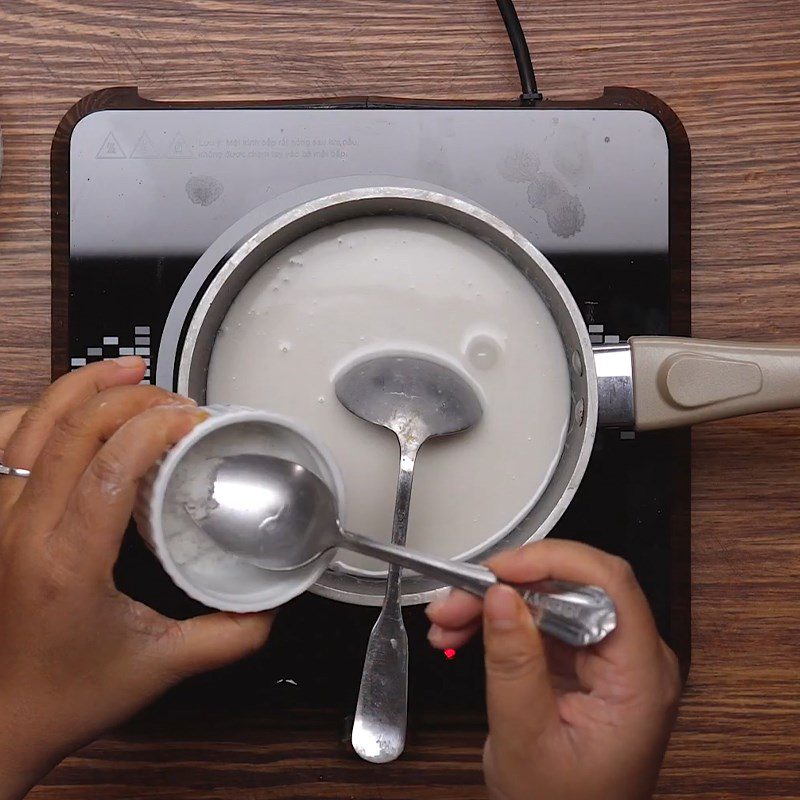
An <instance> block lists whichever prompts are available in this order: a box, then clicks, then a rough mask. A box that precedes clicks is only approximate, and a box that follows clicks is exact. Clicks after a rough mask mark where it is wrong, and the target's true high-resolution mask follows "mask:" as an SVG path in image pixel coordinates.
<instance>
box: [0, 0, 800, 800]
mask: <svg viewBox="0 0 800 800" xmlns="http://www.w3.org/2000/svg"><path fill="white" fill-rule="evenodd" d="M518 10H519V12H520V16H521V18H522V20H523V22H524V24H525V26H526V29H527V31H528V36H529V40H530V43H531V46H532V50H533V51H534V53H535V54H536V64H537V67H538V70H537V74H538V77H539V82H540V86H541V87H542V88H543V90H544V91H545V94H546V95H548V96H550V97H553V98H558V99H564V98H584V97H592V96H596V95H597V94H599V92H600V90H601V88H602V87H603V86H604V85H627V86H637V87H639V88H642V89H646V90H648V91H651V92H653V93H654V94H656V95H658V96H659V97H661V98H662V99H663V100H665V101H666V102H667V103H669V104H670V105H671V106H672V107H673V108H674V109H675V110H676V111H677V113H678V114H679V115H680V117H681V119H682V120H683V122H684V124H685V126H686V128H687V131H688V134H689V138H690V140H691V143H692V149H693V168H694V175H693V202H694V228H693V238H694V259H693V270H694V273H693V302H694V311H693V325H694V333H695V335H697V336H706V337H726V336H727V337H740V338H751V339H756V340H765V341H766V340H770V341H772V340H775V341H778V340H781V341H797V342H800V313H798V311H800V170H798V168H797V152H798V141H799V140H800V5H798V2H797V0H768V1H766V0H672V2H669V3H666V2H663V0H627V2H625V1H621V2H615V3H610V2H601V1H600V0H536V2H533V0H519V2H518ZM111 85H138V86H139V87H140V90H141V92H142V94H143V95H144V96H147V97H152V98H155V99H163V100H166V99H184V100H189V99H195V100H202V99H208V100H224V99H228V100H259V99H279V98H284V97H307V96H336V95H346V94H367V93H369V94H381V95H389V96H408V97H430V98H440V99H445V98H459V99H463V100H470V99H479V98H505V97H512V96H514V95H515V94H516V93H517V91H518V89H517V84H516V71H515V68H514V64H513V60H512V59H511V56H510V50H509V46H508V43H507V41H506V39H505V35H504V31H503V27H502V23H501V21H500V18H499V16H498V14H497V11H496V8H495V5H494V3H493V2H491V0H461V1H460V2H458V3H445V2H434V1H433V0H403V2H389V0H328V2H325V3H320V2H313V3H312V2H308V1H307V0H291V2H290V1H289V0H181V1H180V2H178V1H177V0H135V1H133V2H123V0H91V1H90V0H2V3H0V125H2V127H3V134H4V139H5V164H4V169H3V175H2V180H0V356H2V361H0V363H1V364H2V367H0V404H3V403H6V402H11V401H24V400H26V399H29V398H30V397H32V396H34V395H35V394H36V393H37V392H38V391H39V390H40V389H41V388H42V387H43V386H44V385H45V384H46V383H47V380H48V370H49V350H48V347H49V263H50V258H49V176H48V166H49V163H48V162H49V149H50V142H51V139H52V135H53V132H54V130H55V127H56V125H57V124H58V121H59V120H60V118H61V116H62V115H63V113H64V112H65V111H66V110H67V109H68V108H69V106H71V105H72V104H73V103H74V102H75V101H76V100H77V99H78V98H79V97H81V96H83V95H85V94H87V93H88V92H90V91H92V90H95V89H98V88H101V87H104V86H111ZM694 446H695V451H694V452H695V455H694V469H693V514H694V545H693V592H694V659H693V668H692V673H691V677H690V681H689V685H688V688H687V691H686V695H685V699H684V702H683V706H682V710H681V715H680V719H679V721H678V726H677V730H676V732H675V735H674V738H673V741H672V744H671V747H670V750H669V753H668V756H667V760H666V764H665V767H664V770H663V774H662V779H661V782H660V788H659V792H658V796H659V797H660V798H670V799H675V798H690V797H691V798H708V800H711V799H712V798H713V800H732V799H733V798H800V764H798V757H797V753H798V752H800V685H799V682H798V679H797V675H798V671H799V669H800V627H799V626H798V623H799V622H800V531H799V530H798V529H799V528H800V486H798V481H797V479H796V476H797V475H798V471H799V467H800V414H797V413H782V414H773V415H770V416H763V417H754V418H750V419H744V420H737V421H732V422H725V423H719V424H714V425H709V426H706V427H704V428H702V429H698V430H697V431H696V432H695V434H694ZM273 722H276V720H275V719H274V718H271V717H270V716H269V715H266V716H265V715H263V714H255V712H254V716H253V718H252V719H245V720H241V721H240V724H239V727H238V728H237V729H236V730H231V729H230V728H228V727H225V725H224V724H223V723H222V722H220V721H217V722H216V723H210V725H211V727H208V728H204V729H202V730H198V729H197V727H196V726H190V725H188V724H184V723H181V721H180V720H175V721H174V724H172V723H171V724H170V725H169V726H165V725H164V724H163V720H162V722H161V724H160V725H158V724H156V723H155V722H153V721H152V720H150V721H148V719H147V718H146V717H145V718H144V719H142V720H140V721H138V722H137V723H136V724H135V725H133V726H131V727H129V728H126V729H125V730H124V731H123V732H120V733H117V734H113V735H109V736H107V737H105V738H104V739H102V740H101V741H99V742H97V743H96V744H94V745H92V746H90V747H87V748H85V749H84V750H83V751H82V752H81V753H79V754H78V755H76V756H75V757H73V758H70V759H68V760H67V761H66V762H65V763H64V764H63V765H62V766H61V767H60V768H58V769H57V770H56V771H55V772H54V773H53V774H52V775H51V776H50V777H49V778H48V779H47V781H46V782H45V784H44V785H43V786H41V787H39V788H38V789H36V790H35V791H34V792H33V795H32V796H33V797H35V798H39V799H40V800H46V799H48V798H59V800H69V799H70V798H75V800H78V798H80V800H93V799H94V798H97V800H99V799H100V798H103V800H110V799H111V798H127V799H130V798H156V797H157V798H175V800H184V798H185V799H186V800H189V798H191V799H192V800H201V799H202V800H212V799H216V798H226V800H234V799H235V800H239V799H241V800H244V799H245V798H247V800H255V799H256V798H306V797H307V798H365V799H366V798H409V797H452V798H464V799H465V800H467V799H471V798H480V797H483V796H484V794H483V789H482V787H481V774H480V769H479V755H480V744H481V738H482V729H481V726H480V725H479V724H476V723H475V721H473V720H468V719H465V720H452V719H448V720H427V721H420V724H419V726H418V727H417V730H416V732H415V733H414V735H413V737H412V741H411V742H410V746H409V749H408V752H407V754H406V756H405V757H404V758H403V759H402V761H400V762H398V763H396V764H393V765H390V766H386V767H381V768H378V769H376V768H373V767H370V766H369V765H365V764H362V763H360V762H359V761H357V760H356V759H355V758H354V757H353V756H351V755H350V754H349V753H348V750H347V748H346V746H345V745H344V744H343V743H342V742H341V738H342V737H341V731H340V730H339V725H340V721H339V720H338V719H333V718H331V719H323V720H321V721H320V720H315V721H313V722H312V721H310V720H308V719H305V718H303V717H300V718H297V719H294V720H291V721H290V722H287V720H286V719H285V718H282V719H281V720H280V725H281V727H282V731H281V737H280V738H277V737H276V735H275V732H274V729H275V726H274V725H273V724H272V723H273ZM276 724H277V723H276Z"/></svg>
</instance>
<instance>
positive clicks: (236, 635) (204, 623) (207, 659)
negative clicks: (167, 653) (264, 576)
mask: <svg viewBox="0 0 800 800" xmlns="http://www.w3.org/2000/svg"><path fill="white" fill-rule="evenodd" d="M274 618H275V615H274V614H273V613H272V612H269V611H265V612H261V613H259V614H233V613H227V612H219V613H217V614H207V615H205V616H202V617H194V618H193V619H187V620H184V621H183V622H180V623H179V627H180V633H181V635H180V636H179V637H178V644H177V646H176V648H175V651H174V654H173V664H174V668H175V670H176V671H177V672H178V673H179V674H180V675H181V676H183V677H188V676H189V675H196V674H197V673H200V672H208V671H209V670H212V669H218V668H219V667H224V666H226V665H227V664H232V663H233V662H234V661H239V660H240V659H242V658H245V657H246V656H249V655H252V654H253V653H255V652H256V651H257V650H259V649H260V648H261V647H262V646H263V645H264V643H265V642H266V641H267V638H268V637H269V632H270V629H271V628H272V621H273V619H274Z"/></svg>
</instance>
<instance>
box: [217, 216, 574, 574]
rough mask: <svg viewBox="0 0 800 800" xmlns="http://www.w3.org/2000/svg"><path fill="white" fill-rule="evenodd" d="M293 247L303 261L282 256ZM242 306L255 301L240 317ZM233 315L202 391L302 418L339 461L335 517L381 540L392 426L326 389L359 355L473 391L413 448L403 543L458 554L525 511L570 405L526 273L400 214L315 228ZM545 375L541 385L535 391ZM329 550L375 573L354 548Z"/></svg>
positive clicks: (547, 471)
mask: <svg viewBox="0 0 800 800" xmlns="http://www.w3.org/2000/svg"><path fill="white" fill-rule="evenodd" d="M340 239H341V242H340V241H339V240H340ZM351 244H352V245H353V247H352V248H351V247H350V245H351ZM301 251H302V264H294V263H293V260H294V259H296V258H298V257H299V254H300V252H301ZM279 264H280V265H283V267H284V268H283V270H282V271H281V272H280V273H279V272H277V270H276V267H277V266H278V265H279ZM285 275H289V276H290V277H291V281H290V282H289V283H283V282H282V278H283V277H284V276H285ZM273 285H275V286H273ZM412 287H413V288H412ZM273 288H279V291H273ZM253 307H257V308H259V309H260V310H262V311H266V310H268V312H269V313H268V314H266V315H265V314H263V313H262V314H260V315H258V316H255V317H252V316H248V314H247V310H248V309H250V308H253ZM539 320H542V323H541V325H538V324H537V322H538V321H539ZM238 321H244V324H243V326H242V327H241V328H240V329H236V332H235V334H234V333H233V331H232V332H231V335H229V336H227V337H223V338H220V339H219V340H218V342H217V344H216V345H215V348H214V351H213V353H212V356H211V361H210V365H209V379H208V391H207V396H208V398H209V402H217V403H232V404H237V405H246V406H252V407H255V408H263V409H266V410H269V411H272V412H275V413H279V414H284V415H286V416H288V417H290V418H292V419H294V420H297V421H298V422H299V423H301V424H303V425H304V426H306V427H308V428H309V429H310V430H312V431H313V432H314V433H315V434H316V435H317V436H318V437H319V438H320V440H321V441H323V442H324V443H325V444H326V445H327V447H328V449H329V450H330V451H331V453H332V456H333V458H334V460H335V461H336V463H337V464H338V466H339V468H340V469H341V471H342V473H343V477H344V485H345V487H344V488H345V503H344V506H343V510H342V521H343V523H344V524H345V526H346V527H348V528H349V529H351V530H355V531H359V532H365V533H369V534H370V535H374V536H376V537H377V538H378V539H383V540H385V541H388V540H389V538H390V535H391V523H392V516H393V510H394V502H395V494H396V482H397V470H398V448H397V440H396V437H395V436H394V435H393V434H392V433H391V432H390V431H386V430H384V429H381V428H378V427H377V426H374V425H369V424H368V423H366V422H364V421H363V420H359V419H357V418H355V417H354V416H353V415H352V414H350V412H348V411H347V410H346V409H344V407H343V406H342V405H341V404H340V403H339V401H338V400H337V398H336V394H335V389H334V385H333V384H334V380H335V377H336V375H337V374H339V373H340V372H341V370H342V369H343V368H344V365H347V364H352V363H353V362H354V361H355V360H357V359H361V358H365V357H368V356H369V355H370V354H375V355H378V354H385V353H390V352H394V353H398V352H413V353H418V354H421V355H428V356H429V357H433V358H438V359H440V360H442V361H444V362H446V363H447V362H450V363H452V364H453V365H454V366H455V367H456V368H460V369H461V370H462V371H464V372H466V373H468V375H469V377H470V378H471V380H472V381H473V382H474V383H475V384H476V388H477V389H478V390H479V393H480V394H481V397H482V400H483V402H484V416H483V418H482V420H481V422H480V424H479V425H477V426H476V427H475V428H474V429H473V430H471V431H469V432H468V433H464V434H458V435H456V436H452V437H446V438H442V439H438V440H437V439H434V440H431V442H429V443H427V444H426V445H425V447H424V448H423V450H422V451H421V452H420V457H419V459H418V461H417V465H416V476H415V481H414V483H415V486H414V499H413V502H412V509H411V519H410V525H409V533H408V544H409V546H414V547H418V548H420V549H422V550H424V551H427V552H429V553H433V554H436V555H441V556H448V557H454V556H460V555H462V554H465V553H469V552H470V551H472V550H474V549H476V548H477V547H479V546H481V545H482V544H483V543H484V542H485V541H486V540H487V539H491V538H493V537H494V536H495V535H497V534H498V533H500V532H501V531H503V530H506V529H508V528H509V527H511V526H513V525H514V524H516V523H517V521H519V520H520V519H521V518H523V517H524V516H525V515H526V514H527V512H528V511H529V509H530V507H531V504H532V503H533V502H534V501H535V500H536V498H537V497H538V496H539V495H540V494H541V492H542V491H543V489H544V487H545V486H546V484H547V481H548V480H549V476H550V475H551V474H552V468H553V467H554V466H555V462H556V461H557V456H558V455H559V454H560V451H561V447H562V445H563V435H564V433H565V432H566V426H567V422H568V419H569V413H570V409H569V376H568V371H567V367H568V365H567V364H565V363H564V358H563V346H562V345H561V340H560V337H559V334H558V330H557V328H556V327H555V324H554V323H552V320H551V319H550V317H549V314H548V313H547V309H546V307H545V306H544V303H543V302H542V300H541V298H540V297H539V296H538V294H536V291H535V289H534V288H533V287H532V286H531V284H530V283H529V282H528V281H527V280H526V279H525V278H524V276H522V275H521V274H520V273H519V272H518V271H517V270H516V269H515V268H514V267H513V266H512V265H511V264H510V263H509V262H508V261H507V260H506V259H505V257H504V256H503V255H501V254H500V253H498V252H497V251H495V250H493V249H492V248H491V247H489V246H488V245H486V244H484V243H483V242H480V241H477V240H475V239H473V238H472V237H471V236H470V235H469V234H467V233H465V232H464V231H460V230H456V229H454V228H450V227H448V226H446V225H443V224H441V223H437V222H434V221H431V220H422V219H414V218H408V217H402V218H400V217H398V218H396V219H393V218H389V217H373V218H361V219H356V220H348V221H346V222H342V223H337V224H336V225H332V226H330V227H328V228H327V229H321V230H318V231H315V232H313V233H311V234H308V235H307V236H305V237H303V238H302V239H300V240H298V242H296V243H294V244H290V245H288V246H287V247H286V248H284V250H282V251H281V252H280V253H278V254H276V255H275V256H273V258H272V259H271V260H270V261H268V262H267V263H266V264H265V265H264V266H263V267H262V269H261V270H259V271H257V272H256V273H255V274H254V276H253V277H252V278H251V279H250V281H249V283H248V284H247V285H246V286H245V287H244V288H243V289H242V291H241V292H240V293H239V295H238V297H237V298H236V300H235V301H234V302H233V304H232V305H231V307H230V309H229V312H228V315H227V317H226V320H225V321H224V322H225V324H226V325H231V326H233V324H235V322H238ZM283 344H288V345H290V347H291V349H290V350H283V349H282V348H281V345H283ZM265 345H266V346H265ZM233 374H236V375H237V376H238V380H237V381H236V382H235V383H234V382H233V381H231V380H230V378H231V376H232V375H233ZM543 384H546V385H548V386H551V387H552V392H548V393H542V392H541V391H540V387H541V386H542V385H543ZM509 386H514V387H515V391H509ZM542 395H545V396H542ZM540 397H541V399H540ZM531 398H533V401H531ZM532 404H533V405H534V406H535V409H536V410H535V414H533V415H532V414H531V405H532ZM562 406H563V407H562ZM527 435H533V439H532V440H531V441H527ZM520 440H521V443H520ZM520 444H522V445H524V446H520ZM443 498H444V500H443ZM339 559H340V561H341V562H342V563H343V564H345V565H346V566H347V567H348V568H353V569H356V570H367V571H370V572H384V571H385V566H384V565H381V564H378V563H377V562H374V561H372V560H370V559H367V558H365V557H362V556H359V555H356V554H349V553H344V552H343V551H342V552H341V553H340V555H339Z"/></svg>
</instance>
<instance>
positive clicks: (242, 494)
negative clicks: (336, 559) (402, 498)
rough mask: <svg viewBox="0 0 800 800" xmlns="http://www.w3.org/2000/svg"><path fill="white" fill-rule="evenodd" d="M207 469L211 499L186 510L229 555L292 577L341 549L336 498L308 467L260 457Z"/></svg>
mask: <svg viewBox="0 0 800 800" xmlns="http://www.w3.org/2000/svg"><path fill="white" fill-rule="evenodd" d="M207 464H208V466H209V467H210V469H209V474H210V475H211V476H212V478H211V486H210V491H209V492H208V495H207V498H202V499H200V501H199V502H197V501H195V502H193V503H192V504H191V505H189V504H187V505H186V510H187V512H188V513H189V515H190V516H191V517H192V519H193V520H194V521H195V522H196V523H197V525H199V526H200V527H201V528H202V529H203V530H204V531H205V533H207V534H208V536H209V537H210V538H211V539H213V540H214V542H216V544H217V545H219V547H221V548H222V549H223V550H225V551H227V552H229V553H233V554H234V555H236V556H238V557H239V558H241V559H243V560H244V561H249V562H250V563H251V564H256V565H257V566H259V567H262V568H264V569H268V570H274V571H276V572H290V571H294V570H297V569H300V568H302V567H305V566H306V565H307V564H310V563H311V562H312V561H315V560H316V559H317V558H319V557H320V556H321V555H322V554H323V553H324V552H326V551H328V550H331V549H332V548H334V547H336V546H337V545H338V544H339V524H338V522H337V519H338V511H337V508H336V500H335V498H334V496H333V493H332V492H331V491H330V489H328V487H327V486H326V485H325V483H324V482H323V481H321V480H320V479H319V478H318V477H317V476H316V475H314V473H313V472H310V471H309V470H307V469H305V467H303V466H301V465H300V464H296V463H294V462H292V461H287V460H286V459H283V458H276V457H274V456H268V455H256V454H245V455H235V456H225V457H224V458H214V459H209V460H208V461H207Z"/></svg>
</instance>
